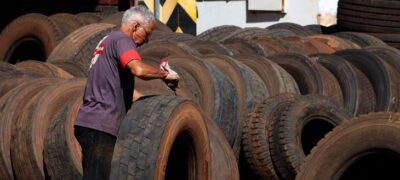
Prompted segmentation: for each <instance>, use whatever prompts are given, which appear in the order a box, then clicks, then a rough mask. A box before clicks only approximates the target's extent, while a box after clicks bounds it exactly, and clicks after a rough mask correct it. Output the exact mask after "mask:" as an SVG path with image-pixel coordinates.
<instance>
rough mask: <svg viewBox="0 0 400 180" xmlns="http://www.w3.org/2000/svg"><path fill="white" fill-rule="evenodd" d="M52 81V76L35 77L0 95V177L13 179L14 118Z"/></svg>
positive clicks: (53, 80)
mask: <svg viewBox="0 0 400 180" xmlns="http://www.w3.org/2000/svg"><path fill="white" fill-rule="evenodd" d="M54 82H55V79H52V78H40V79H35V80H33V81H29V82H25V83H23V84H21V85H19V86H18V87H16V88H14V89H13V90H12V91H9V92H7V93H6V94H5V95H4V96H2V97H1V99H0V111H1V115H0V119H1V121H0V127H1V133H0V137H1V138H0V139H1V143H0V177H2V178H4V179H14V178H13V176H14V175H13V170H12V161H11V157H10V153H11V143H12V142H11V141H13V138H12V136H11V134H12V132H14V131H16V128H15V126H14V122H15V121H16V118H18V116H19V115H20V114H22V113H23V112H24V110H25V109H26V107H27V105H28V104H30V103H32V101H30V100H32V99H34V97H35V95H36V94H37V93H38V92H40V91H41V90H42V89H43V88H44V87H46V86H50V85H51V84H53V83H54Z"/></svg>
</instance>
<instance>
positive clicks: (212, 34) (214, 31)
mask: <svg viewBox="0 0 400 180" xmlns="http://www.w3.org/2000/svg"><path fill="white" fill-rule="evenodd" d="M239 29H241V28H240V27H238V26H234V25H222V26H216V27H213V28H210V29H207V30H206V31H204V32H202V33H200V34H199V35H197V38H198V39H200V40H206V41H218V39H219V38H221V36H226V34H227V33H231V32H234V31H236V30H239Z"/></svg>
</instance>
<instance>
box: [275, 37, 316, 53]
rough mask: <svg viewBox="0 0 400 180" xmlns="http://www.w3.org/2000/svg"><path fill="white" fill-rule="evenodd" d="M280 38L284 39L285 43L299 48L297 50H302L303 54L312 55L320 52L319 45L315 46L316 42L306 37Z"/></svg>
mask: <svg viewBox="0 0 400 180" xmlns="http://www.w3.org/2000/svg"><path fill="white" fill-rule="evenodd" d="M280 39H281V40H283V41H284V42H285V43H288V44H290V45H291V46H293V47H295V48H296V49H297V50H296V51H299V52H301V54H304V55H310V54H315V53H319V50H318V49H317V47H315V46H314V44H313V43H311V41H310V40H309V39H307V38H305V37H301V36H292V37H285V38H280Z"/></svg>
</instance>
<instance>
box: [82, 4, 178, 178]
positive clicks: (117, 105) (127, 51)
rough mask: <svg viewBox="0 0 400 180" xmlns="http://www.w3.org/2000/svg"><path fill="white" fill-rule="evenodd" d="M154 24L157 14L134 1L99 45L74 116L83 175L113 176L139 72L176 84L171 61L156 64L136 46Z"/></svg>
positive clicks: (148, 77)
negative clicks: (118, 143) (118, 142)
mask: <svg viewBox="0 0 400 180" xmlns="http://www.w3.org/2000/svg"><path fill="white" fill-rule="evenodd" d="M153 30H154V16H153V14H152V13H151V12H150V11H149V10H148V9H147V8H146V7H144V6H135V7H132V8H130V9H129V10H127V11H126V12H125V13H124V15H123V17H122V23H121V28H120V29H119V31H113V32H110V33H109V34H108V35H107V36H106V37H104V38H103V39H102V40H101V41H100V42H99V44H98V45H97V47H96V50H95V53H94V56H93V59H92V61H91V65H90V70H89V76H88V78H87V83H86V88H85V93H84V97H83V100H84V102H83V104H82V106H81V107H80V109H79V113H78V116H77V118H76V121H75V137H76V138H77V140H78V142H79V143H80V145H81V147H82V154H83V160H82V166H83V179H108V177H109V173H110V167H111V159H112V155H113V150H114V145H115V141H116V135H117V132H118V129H119V126H120V122H121V120H122V119H123V118H124V116H125V115H126V112H127V111H128V110H129V108H130V106H131V104H132V94H133V89H134V76H136V77H138V78H141V79H144V80H151V79H163V80H164V81H165V82H166V83H168V84H169V85H171V84H172V86H174V85H177V82H178V80H179V76H178V74H177V73H176V72H174V71H173V70H171V68H170V67H169V65H168V62H167V61H163V62H162V63H161V64H160V69H158V68H154V67H152V66H149V65H147V64H145V63H144V62H143V61H142V59H141V57H140V55H139V54H138V53H137V51H136V47H137V46H141V45H143V44H144V43H146V42H147V41H148V38H149V36H150V35H151V33H152V31H153ZM171 88H174V87H171Z"/></svg>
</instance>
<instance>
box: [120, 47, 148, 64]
mask: <svg viewBox="0 0 400 180" xmlns="http://www.w3.org/2000/svg"><path fill="white" fill-rule="evenodd" d="M132 60H142V57H140V55H139V54H138V53H137V52H136V51H135V50H133V49H131V50H128V51H126V52H124V53H123V54H122V55H121V56H120V57H119V63H121V65H122V68H125V66H126V65H127V64H128V63H129V62H131V61H132Z"/></svg>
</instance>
